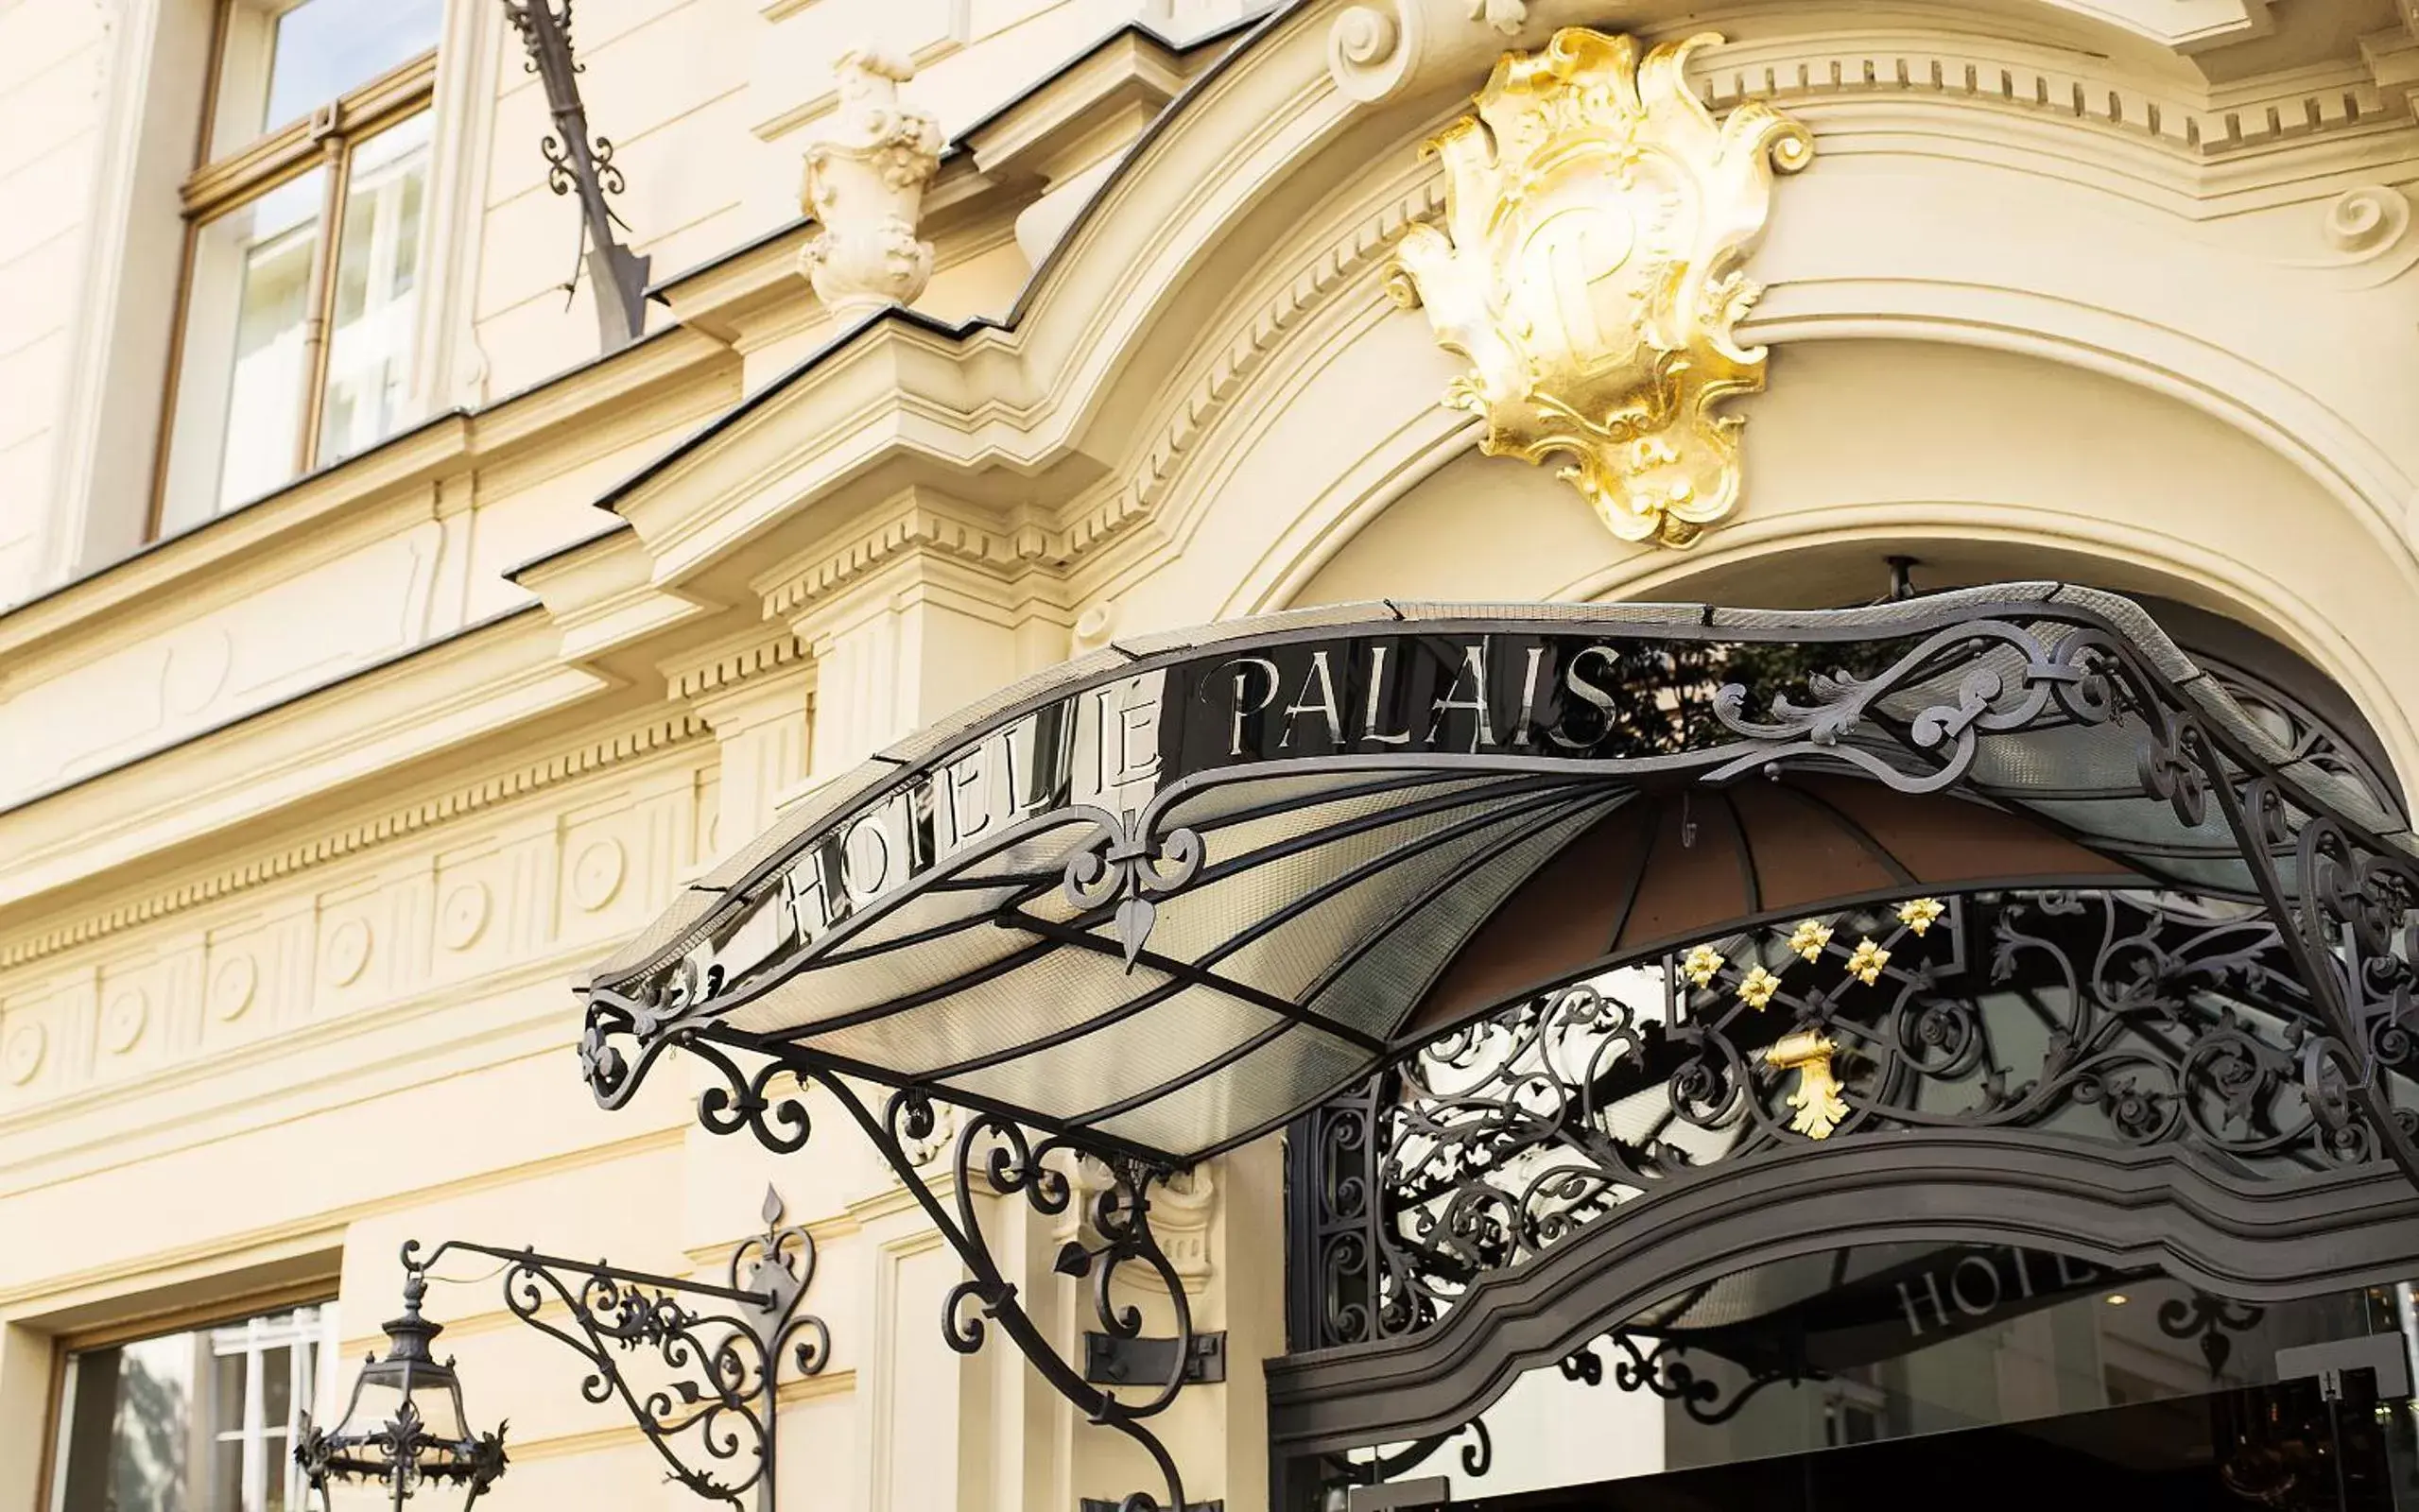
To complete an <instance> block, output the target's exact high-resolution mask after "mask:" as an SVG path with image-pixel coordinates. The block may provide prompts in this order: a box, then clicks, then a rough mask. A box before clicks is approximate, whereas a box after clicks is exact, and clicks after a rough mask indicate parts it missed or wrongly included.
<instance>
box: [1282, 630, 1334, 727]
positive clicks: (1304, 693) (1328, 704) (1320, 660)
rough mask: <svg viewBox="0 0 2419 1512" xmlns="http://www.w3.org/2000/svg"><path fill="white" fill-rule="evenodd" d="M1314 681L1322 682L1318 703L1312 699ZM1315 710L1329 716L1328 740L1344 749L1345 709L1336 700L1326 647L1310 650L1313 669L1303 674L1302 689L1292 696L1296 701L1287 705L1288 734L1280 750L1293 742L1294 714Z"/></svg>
mask: <svg viewBox="0 0 2419 1512" xmlns="http://www.w3.org/2000/svg"><path fill="white" fill-rule="evenodd" d="M1313 681H1316V682H1317V683H1318V684H1319V701H1318V702H1316V703H1312V702H1310V701H1309V699H1310V684H1311V683H1312V682H1313ZM1305 713H1322V714H1324V715H1326V716H1327V740H1328V743H1329V744H1330V745H1332V746H1335V747H1337V748H1339V749H1341V748H1342V747H1343V744H1344V713H1343V711H1342V710H1341V709H1339V708H1338V707H1337V704H1336V679H1335V674H1334V672H1333V671H1332V670H1331V669H1330V668H1329V667H1328V665H1327V653H1326V652H1325V651H1324V650H1319V651H1313V652H1311V653H1310V671H1309V672H1308V674H1306V675H1305V677H1304V678H1303V679H1302V688H1301V691H1300V692H1298V693H1296V694H1295V695H1294V696H1293V702H1291V703H1289V704H1287V705H1286V709H1285V721H1286V724H1285V735H1284V737H1283V738H1282V739H1280V740H1279V741H1278V742H1277V748H1278V749H1279V750H1283V749H1285V748H1286V747H1287V746H1290V745H1292V744H1293V720H1294V716H1295V715H1296V714H1305Z"/></svg>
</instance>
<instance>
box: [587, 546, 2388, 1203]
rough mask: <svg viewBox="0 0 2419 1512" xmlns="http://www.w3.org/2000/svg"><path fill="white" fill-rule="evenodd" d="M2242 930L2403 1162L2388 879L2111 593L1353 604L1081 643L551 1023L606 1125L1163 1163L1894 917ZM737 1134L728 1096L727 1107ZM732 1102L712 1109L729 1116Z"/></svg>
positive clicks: (2333, 811)
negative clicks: (1744, 931) (1580, 984)
mask: <svg viewBox="0 0 2419 1512" xmlns="http://www.w3.org/2000/svg"><path fill="white" fill-rule="evenodd" d="M2064 885H2099V886H2106V885H2137V886H2138V885H2153V886H2171V887H2176V888H2181V889H2186V890H2188V891H2191V892H2194V893H2197V894H2201V895H2204V896H2205V895H2217V896H2222V897H2233V898H2241V899H2246V900H2252V901H2255V902H2261V903H2263V904H2265V905H2266V906H2267V908H2268V910H2269V912H2270V914H2271V915H2272V917H2273V918H2275V919H2278V920H2279V921H2280V922H2283V921H2289V924H2288V927H2286V928H2285V929H2284V931H2283V933H2284V935H2285V936H2286V937H2287V941H2288V943H2289V946H2290V947H2291V950H2292V953H2293V955H2292V958H2293V960H2294V962H2295V963H2296V964H2297V966H2298V967H2299V968H2300V970H2301V972H2302V974H2303V975H2304V976H2305V977H2306V978H2307V981H2308V984H2309V988H2310V991H2311V994H2312V996H2313V998H2314V999H2315V1000H2317V1002H2318V1003H2319V1005H2320V1007H2321V1009H2322V1012H2321V1018H2322V1020H2323V1022H2325V1023H2326V1024H2327V1025H2328V1026H2329V1027H2330V1028H2331V1030H2332V1034H2331V1035H2330V1036H2322V1037H2321V1038H2320V1039H2319V1040H2314V1041H2313V1046H2314V1048H2313V1049H2312V1050H2311V1051H2310V1053H2309V1056H2308V1058H2307V1064H2306V1065H2305V1067H2304V1072H2305V1074H2306V1076H2307V1078H2308V1079H2309V1080H2310V1082H2311V1086H2312V1089H2313V1091H2314V1092H2315V1093H2317V1094H2319V1095H2323V1096H2325V1097H2328V1098H2332V1099H2333V1100H2335V1101H2336V1102H2340V1103H2343V1104H2345V1105H2347V1106H2349V1105H2351V1104H2358V1105H2359V1108H2361V1110H2362V1113H2363V1118H2364V1122H2367V1123H2368V1124H2369V1125H2371V1126H2372V1127H2373V1128H2374V1129H2375V1130H2376V1137H2377V1138H2378V1139H2379V1140H2380V1141H2381V1142H2382V1143H2384V1144H2385V1146H2386V1147H2387V1148H2388V1150H2389V1152H2390V1153H2392V1154H2393V1155H2394V1156H2395V1157H2396V1159H2398V1160H2402V1161H2403V1163H2404V1165H2405V1168H2406V1169H2419V1158H2414V1157H2413V1155H2412V1151H2411V1147H2410V1139H2409V1137H2408V1135H2407V1133H2406V1132H2405V1131H2404V1129H2403V1128H2402V1127H2401V1125H2399V1123H2398V1122H2397V1121H2396V1120H2395V1119H2394V1117H2393V1113H2392V1110H2391V1108H2390V1107H2389V1106H2388V1103H2387V1099H2386V1095H2385V1091H2384V1088H2383V1086H2382V1083H2381V1081H2380V1078H2379V1076H2378V1075H2377V1073H2376V1066H2377V1064H2378V1062H2379V1061H2381V1060H2382V1061H2389V1062H2390V1061H2393V1060H2396V1059H2399V1058H2400V1057H2402V1056H2403V1055H2404V1054H2406V1053H2407V1052H2408V1049H2409V1043H2408V1026H2407V1025H2406V1024H2405V1023H2404V1022H2402V1021H2403V1016H2404V1015H2405V1014H2406V1013H2407V1012H2408V1005H2409V1001H2410V994H2409V992H2408V990H2407V987H2408V983H2409V981H2410V967H2409V961H2410V949H2409V945H2408V941H2407V939H2406V934H2407V931H2408V927H2409V924H2410V919H2412V918H2413V917H2414V916H2413V914H2412V913H2411V904H2412V902H2414V900H2419V847H2414V844H2413V841H2412V839H2411V836H2410V833H2409V832H2408V830H2407V829H2406V827H2405V825H2404V823H2403V821H2402V820H2401V819H2400V818H2399V816H2395V815H2393V814H2391V813H2389V812H2387V811H2386V810H2384V809H2383V808H2382V807H2381V806H2380V805H2379V804H2378V803H2377V802H2376V800H2375V799H2372V798H2371V797H2370V796H2369V795H2367V794H2366V793H2364V792H2362V791H2360V790H2359V788H2357V787H2356V786H2354V785H2353V784H2351V783H2348V782H2343V781H2341V779H2340V778H2338V777H2336V776H2334V775H2331V774H2330V773H2329V772H2327V771H2326V770H2324V769H2323V768H2322V767H2321V766H2320V765H2317V764H2316V763H2314V762H2312V761H2310V760H2308V759H2307V757H2305V756H2297V755H2296V754H2295V753H2294V752H2293V751H2292V750H2289V749H2288V748H2287V747H2284V746H2282V745H2280V744H2278V743H2277V742H2276V741H2275V740H2274V739H2273V738H2272V736H2271V735H2270V734H2269V733H2268V732H2267V731H2266V730H2264V729H2263V727H2262V726H2260V725H2259V724H2258V723H2256V722H2255V721H2254V720H2253V719H2251V718H2249V717H2247V716H2246V714H2245V713H2244V712H2243V711H2242V709H2241V708H2240V707H2239V706H2238V705H2237V704H2236V703H2235V701H2234V700H2233V699H2232V698H2231V697H2230V696H2228V695H2227V694H2226V693H2225V692H2224V691H2223V690H2222V689H2221V688H2220V687H2219V686H2218V685H2217V684H2216V683H2215V682H2214V681H2213V679H2210V678H2209V677H2208V676H2207V675H2205V674H2204V673H2203V671H2202V669H2201V668H2199V667H2197V666H2196V665H2195V664H2194V663H2193V662H2191V661H2190V660H2189V659H2187V658H2186V657H2185V656H2184V655H2183V654H2182V653H2181V652H2180V651H2178V650H2177V649H2176V647H2175V646H2174V644H2172V643H2171V642H2169V641H2168V638H2167V637H2166V636H2165V635H2164V634H2163V633H2162V632H2161V631H2160V630H2159V628H2158V627H2157V626H2156V625H2155V624H2153V623H2152V622H2151V619H2150V617H2149V616H2148V615H2147V614H2146V613H2144V612H2143V611H2142V610H2140V609H2139V608H2138V607H2137V606H2135V605H2134V604H2133V603H2132V602H2131V601H2129V600H2126V599H2123V598H2120V597H2117V596H2115V595H2112V594H2108V593H2099V592H2097V591H2093V590H2087V589H2081V588H2076V587H2073V586H2069V585H2063V584H2058V583H2048V582H2035V583H2013V584H2001V585H1996V586H1994V587H1989V588H1983V589H1974V590H1967V591H1963V592H1959V593H1944V594H1940V595H1936V596H1932V597H1928V598H1923V599H1917V600H1911V601H1906V602H1897V603H1891V604H1887V605H1882V606H1878V607H1875V608H1872V609H1866V610H1840V611H1830V612H1781V611H1768V610H1724V609H1715V608H1709V607H1704V606H1698V605H1678V606H1674V605H1561V604H1535V605H1469V604H1411V603H1383V604H1375V605H1356V606H1345V607H1340V608H1334V609H1322V610H1308V611H1303V612H1297V613H1289V614H1283V615H1276V616H1270V617H1267V618H1263V619H1258V620H1251V621H1244V622H1239V623H1235V624H1230V625H1223V626H1217V627H1208V628H1203V629H1197V630H1188V631H1182V632H1177V633H1173V634H1168V635H1161V636H1154V637H1148V638H1143V639H1138V640H1134V641H1130V642H1126V643H1122V644H1114V645H1112V646H1110V647H1107V648H1105V649H1103V650H1101V651H1098V652H1096V653H1094V654H1092V655H1090V656H1087V657H1084V658H1081V659H1079V660H1077V661H1076V662H1071V663H1069V664H1067V665H1065V666H1063V667H1059V668H1056V669H1054V670H1052V671H1051V672H1049V673H1047V674H1045V675H1044V676H1042V677H1039V678H1036V679H1031V680H1029V681H1028V682H1026V683H1023V684H1020V685H1018V686H1016V687H1013V688H1011V689H1008V690H1006V691H1005V692H1003V693H1002V694H1000V695H999V696H996V697H994V699H992V700H990V701H988V702H987V703H985V704H982V705H979V706H977V707H976V708H974V709H971V710H969V711H966V712H965V713H961V714H960V715H959V716H958V717H957V718H955V719H953V720H950V721H948V722H946V723H944V724H942V725H940V726H938V727H935V728H933V729H931V730H926V731H924V732H922V733H919V734H917V735H914V736H911V737H909V738H908V739H907V740H905V741H903V742H901V743H900V744H899V745H897V746H896V747H892V748H890V749H889V750H887V751H884V752H882V753H881V754H880V755H878V756H876V757H875V758H874V759H873V760H872V761H870V762H868V763H867V764H865V765H863V766H862V767H860V768H859V769H857V770H856V771H855V772H852V773H849V774H847V775H845V776H843V777H842V778H840V779H838V780H837V781H835V782H832V783H831V784H830V785H829V786H828V787H826V788H825V789H824V790H823V792H822V793H821V794H820V795H819V796H818V797H817V798H816V799H814V800H812V801H810V802H809V803H807V804H806V805H804V806H803V807H802V808H801V809H800V810H798V811H797V812H796V813H794V814H793V815H792V816H789V817H788V818H786V820H785V821H784V822H783V823H781V824H780V825H778V826H777V827H775V828H774V829H773V830H772V831H770V832H769V833H766V834H765V835H763V836H762V837H760V838H759V839H758V840H756V841H755V842H754V843H753V844H752V845H750V846H749V847H747V848H746V849H745V850H744V851H741V852H740V853H738V854H737V855H735V856H734V857H732V858H731V859H730V860H728V861H726V862H725V863H724V864H722V865H721V866H720V867H718V868H716V869H715V870H714V871H713V872H712V873H711V874H710V875H708V876H707V877H705V878H704V879H702V880H701V881H700V882H699V883H697V884H696V885H692V886H691V887H689V888H688V889H687V890H686V891H684V892H683V894H682V895H681V896H680V897H679V899H678V900H677V901H676V902H675V903H674V905H673V906H672V908H671V909H670V910H669V911H668V912H666V914H665V916H664V917H663V918H661V919H658V920H657V921H656V922H655V924H654V925H653V926H652V927H650V928H649V929H648V930H647V931H646V932H645V934H644V935H642V936H640V937H639V938H638V939H637V940H635V941H634V942H633V943H632V944H631V946H630V947H629V948H628V949H626V950H624V951H622V952H621V953H619V954H616V955H615V956H613V958H612V959H611V960H609V961H607V962H605V963H604V964H603V965H602V966H600V967H599V968H598V969H597V970H596V971H595V972H594V973H593V975H592V977H591V979H590V981H589V983H588V984H587V986H586V987H585V988H584V989H583V990H584V993H585V995H586V998H587V1014H588V1030H587V1034H586V1036H585V1038H584V1039H583V1041H582V1048H581V1059H582V1062H583V1066H584V1068H585V1071H586V1074H587V1076H588V1079H589V1081H590V1084H591V1086H592V1088H593V1090H594V1091H596V1095H597V1096H598V1098H599V1100H600V1101H602V1102H603V1103H605V1104H606V1105H607V1106H608V1107H613V1106H619V1104H621V1103H622V1102H624V1101H626V1100H627V1099H628V1098H629V1097H630V1096H631V1094H632V1092H633V1091H635V1088H636V1086H637V1085H638V1083H639V1082H640V1080H641V1079H642V1078H643V1076H644V1074H645V1073H646V1071H647V1069H648V1067H649V1066H650V1065H651V1064H652V1063H653V1061H654V1060H655V1059H656V1058H657V1057H658V1056H660V1054H661V1053H662V1052H663V1051H664V1050H665V1049H666V1048H667V1047H669V1046H671V1045H674V1044H689V1045H693V1046H695V1045H706V1044H714V1045H720V1046H722V1047H725V1048H738V1049H744V1050H748V1051H752V1052H760V1053H764V1054H767V1055H769V1056H771V1057H773V1058H774V1060H775V1061H776V1062H778V1063H780V1064H782V1065H785V1066H786V1067H787V1068H789V1069H790V1070H791V1071H793V1072H796V1073H805V1074H821V1075H829V1074H843V1075H851V1076H861V1077H864V1078H868V1079H871V1080H873V1081H876V1082H880V1083H883V1084H886V1085H889V1086H892V1087H896V1088H902V1089H907V1090H908V1091H912V1092H914V1093H915V1094H917V1095H919V1096H925V1095H928V1096H930V1097H933V1098H937V1099H942V1100H945V1101H949V1102H955V1103H959V1104H963V1105H965V1106H968V1107H972V1108H980V1109H984V1110H986V1111H988V1112H991V1113H994V1114H997V1115H1000V1116H1004V1117H1006V1118H1010V1119H1012V1120H1015V1121H1017V1122H1019V1123H1022V1124H1025V1125H1030V1126H1032V1127H1036V1128H1040V1129H1045V1130H1049V1131H1051V1132H1053V1133H1056V1134H1059V1135H1062V1136H1066V1137H1071V1138H1076V1139H1080V1141H1081V1142H1083V1143H1085V1144H1087V1145H1089V1146H1091V1147H1095V1148H1098V1149H1102V1150H1124V1151H1128V1152H1131V1153H1132V1154H1135V1155H1137V1156H1139V1157H1142V1158H1145V1159H1148V1160H1151V1161H1153V1162H1154V1163H1157V1164H1163V1165H1164V1164H1166V1163H1171V1162H1174V1163H1181V1162H1182V1161H1184V1160H1190V1159H1194V1158H1198V1157H1200V1156H1201V1155H1204V1154H1208V1153H1212V1152H1215V1151H1217V1150H1219V1149H1223V1148H1226V1147H1229V1146H1232V1145H1234V1144H1236V1143H1241V1142H1243V1141H1245V1140H1248V1139H1251V1138H1252V1137H1253V1136H1254V1135H1256V1134H1258V1133H1260V1132H1262V1131H1264V1130H1266V1129H1269V1128H1271V1127H1273V1126H1275V1125H1279V1124H1281V1123H1283V1122H1284V1121H1286V1120H1287V1119H1288V1118H1290V1117H1291V1116H1293V1115H1295V1114H1296V1113H1298V1112H1300V1111H1302V1110H1303V1109H1305V1108H1308V1107H1311V1106H1312V1105H1314V1104H1316V1103H1318V1102H1320V1101H1321V1100H1322V1098H1324V1097H1326V1096H1328V1095H1329V1094H1331V1093H1332V1092H1334V1091H1338V1090H1339V1089H1340V1088H1342V1087H1345V1086H1347V1085H1349V1084H1351V1083H1353V1082H1354V1081H1355V1080H1356V1079H1357V1078H1360V1077H1363V1076H1365V1075H1367V1074H1368V1073H1369V1072H1370V1071H1371V1070H1372V1069H1373V1068H1374V1067H1375V1066H1377V1065H1380V1064H1383V1063H1386V1062H1388V1061H1389V1060H1391V1059H1394V1058H1398V1057H1401V1056H1403V1055H1406V1054H1408V1053H1409V1052H1410V1051H1411V1050H1412V1049H1414V1048H1415V1047H1416V1046H1418V1045H1419V1044H1421V1043H1424V1042H1426V1041H1428V1040H1432V1039H1433V1038H1434V1037H1435V1036H1436V1035H1437V1034H1438V1033H1439V1032H1441V1031H1443V1030H1446V1029H1450V1028H1452V1027H1454V1026H1456V1025H1458V1024H1461V1023H1465V1022H1471V1021H1473V1020H1475V1019H1477V1017H1479V1016H1481V1015H1483V1014H1485V1013H1487V1012H1489V1011H1491V1010H1495V1009H1497V1008H1500V1007H1502V1006H1503V1005H1507V1004H1510V1003H1513V1002H1516V1001H1519V1000H1520V999H1522V998H1523V997H1525V996H1527V995H1529V994H1533V993H1535V992H1537V991H1540V990H1543V989H1545V988H1549V987H1551V986H1554V985H1556V984H1560V983H1565V982H1569V981H1573V980H1575V979H1577V978H1579V977H1581V976H1583V975H1586V974H1589V973H1591V972H1595V971H1603V970H1606V969H1608V968H1610V967H1612V966H1616V965H1618V964H1621V963H1624V962H1627V961H1632V960H1637V959H1643V958H1646V957H1649V956H1650V955H1652V954H1656V953H1658V952H1660V951H1663V950H1665V949H1667V948H1669V947H1671V946H1674V945H1675V944H1681V943H1685V942H1687V941H1689V940H1692V939H1702V938H1703V937H1705V936H1708V935H1710V934H1712V933H1715V932H1716V931H1718V930H1720V929H1723V928H1729V927H1737V926H1741V925H1745V924H1749V923H1753V922H1755V921H1759V920H1771V919H1787V918H1790V917H1794V916H1799V915H1804V914H1808V913H1813V912H1817V911H1820V910H1823V909H1838V908H1843V907H1848V906H1853V905H1855V904H1857V903H1858V902H1872V901H1876V900H1881V899H1885V898H1904V897H1907V896H1908V895H1909V894H1910V893H1913V892H1928V893H1961V892H1969V891H1974V890H1977V889H1985V888H2007V887H2043V886H2064ZM740 1095H741V1100H742V1102H747V1101H751V1100H752V1101H754V1102H756V1103H757V1104H759V1105H761V1102H762V1097H763V1089H762V1087H761V1086H757V1087H753V1088H742V1089H741V1090H740ZM743 1110H745V1109H743Z"/></svg>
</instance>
